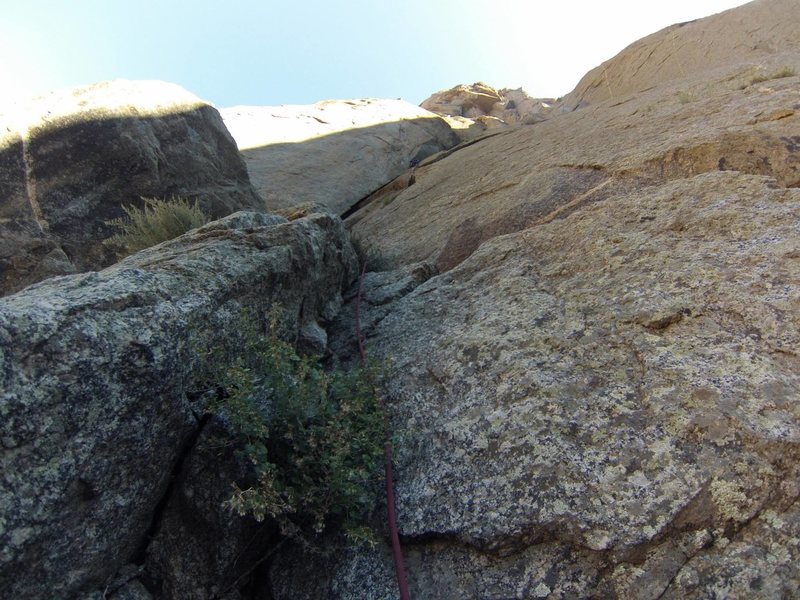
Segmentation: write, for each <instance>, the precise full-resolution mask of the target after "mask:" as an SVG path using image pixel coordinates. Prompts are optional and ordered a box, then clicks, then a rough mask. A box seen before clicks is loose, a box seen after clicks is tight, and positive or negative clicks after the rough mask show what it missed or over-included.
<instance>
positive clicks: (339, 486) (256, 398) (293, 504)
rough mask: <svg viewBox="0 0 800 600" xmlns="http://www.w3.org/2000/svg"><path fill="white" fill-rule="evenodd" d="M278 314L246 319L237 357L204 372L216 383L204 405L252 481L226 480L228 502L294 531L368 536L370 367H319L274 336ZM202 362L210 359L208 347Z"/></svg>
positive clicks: (377, 453) (372, 482)
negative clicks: (257, 323)
mask: <svg viewBox="0 0 800 600" xmlns="http://www.w3.org/2000/svg"><path fill="white" fill-rule="evenodd" d="M248 322H249V323H253V320H252V319H249V320H248ZM277 323H278V318H277V312H273V313H272V315H271V317H270V325H269V330H268V331H267V332H266V334H264V335H259V334H258V333H257V332H255V330H254V328H253V326H252V325H246V326H245V331H246V334H245V341H244V351H243V352H242V358H241V359H240V360H238V361H237V362H236V363H235V364H232V365H227V366H225V367H223V368H221V369H218V370H217V372H216V373H214V374H213V375H212V377H211V379H212V380H214V381H213V387H215V388H216V389H217V390H218V392H220V393H219V400H218V401H217V402H215V403H214V404H213V410H214V411H215V412H218V413H219V414H220V415H222V416H223V417H224V418H225V419H226V421H227V422H228V423H229V425H230V428H231V430H232V432H233V433H234V436H235V438H236V439H237V446H238V447H240V448H241V450H239V452H240V453H241V455H242V457H243V458H244V459H246V460H247V461H248V462H249V463H251V464H252V465H253V467H254V469H255V473H256V482H255V484H254V485H251V486H250V487H244V488H242V487H239V486H237V485H234V489H233V495H232V497H231V498H230V500H229V505H230V507H231V508H232V509H233V510H234V511H235V512H237V513H238V514H240V515H251V516H253V517H254V518H255V519H256V520H258V521H261V520H263V519H264V518H266V517H272V518H274V519H276V521H277V522H278V524H279V525H280V527H281V530H282V532H283V533H284V534H285V535H288V536H291V537H295V538H299V539H300V540H305V541H308V540H310V539H312V538H313V537H314V536H315V535H317V534H321V533H323V532H326V531H330V530H331V528H337V527H342V528H343V530H344V532H345V534H346V535H347V536H348V537H349V538H351V539H353V540H362V541H364V540H366V541H372V531H371V529H369V527H367V526H366V523H367V519H368V517H369V515H370V513H371V512H372V510H373V508H374V506H375V503H376V501H377V494H378V490H379V489H380V487H379V486H378V485H376V483H377V479H378V477H379V475H380V465H381V464H382V460H383V431H384V412H383V409H382V406H381V404H380V401H379V399H378V398H377V396H376V393H375V391H374V388H373V383H372V382H373V381H374V377H375V375H376V373H375V372H374V370H367V369H358V370H355V371H352V372H343V371H335V372H332V373H326V372H325V371H323V369H322V368H321V366H320V365H319V363H318V361H317V360H315V359H314V358H311V357H300V356H298V355H297V353H296V352H295V351H294V348H293V347H292V346H291V345H290V344H288V343H287V342H285V341H283V340H282V339H280V338H279V337H278V335H277ZM203 362H204V364H206V365H213V364H218V362H219V361H218V360H217V358H215V357H214V356H213V352H212V353H206V360H204V361H203Z"/></svg>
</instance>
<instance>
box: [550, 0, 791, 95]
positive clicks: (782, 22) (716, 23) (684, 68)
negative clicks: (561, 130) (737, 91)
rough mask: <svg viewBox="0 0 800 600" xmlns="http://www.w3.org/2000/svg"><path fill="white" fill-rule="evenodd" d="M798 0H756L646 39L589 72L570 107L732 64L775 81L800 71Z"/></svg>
mask: <svg viewBox="0 0 800 600" xmlns="http://www.w3.org/2000/svg"><path fill="white" fill-rule="evenodd" d="M799 21H800V5H798V3H797V2H795V1H794V0H755V1H753V2H749V3H747V4H746V5H744V6H740V7H738V8H734V9H731V10H727V11H725V12H722V13H719V14H718V15H714V16H712V17H707V18H705V19H698V20H696V21H690V22H688V23H678V24H676V25H672V26H670V27H667V28H665V29H662V30H661V31H658V32H656V33H653V34H652V35H649V36H647V37H644V38H642V39H640V40H638V41H636V42H634V43H633V44H631V45H630V46H628V47H627V48H625V49H624V50H623V51H622V52H620V53H619V54H618V55H617V56H615V57H614V58H612V59H611V60H608V61H606V62H604V63H603V64H601V65H600V66H598V67H596V68H595V69H592V70H591V71H589V72H588V73H587V74H586V75H584V77H583V78H582V79H581V80H580V82H579V83H578V85H577V86H576V87H575V89H574V90H573V91H572V92H571V93H569V94H568V95H567V96H565V98H564V104H565V106H572V107H575V106H580V105H585V104H596V103H598V102H602V101H604V100H615V99H623V98H625V97H628V96H630V95H632V94H636V93H640V92H643V91H645V90H647V89H649V88H652V87H654V86H662V85H664V84H665V83H667V82H670V81H677V80H683V79H689V78H692V77H695V76H697V75H703V74H707V73H708V72H709V71H712V70H714V69H717V68H722V69H726V68H727V67H728V66H729V65H731V64H732V63H741V64H746V65H747V68H748V71H749V77H750V78H755V77H769V75H770V74H771V73H774V72H776V71H779V70H780V69H781V68H783V67H785V66H787V62H786V61H788V65H790V66H791V65H793V66H794V67H795V69H796V70H798V71H800V65H798V64H797V57H796V53H797V51H798V50H799V49H800V40H799V39H798V37H797V23H798V22H799Z"/></svg>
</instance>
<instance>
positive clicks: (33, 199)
mask: <svg viewBox="0 0 800 600" xmlns="http://www.w3.org/2000/svg"><path fill="white" fill-rule="evenodd" d="M18 131H19V137H20V140H21V141H22V167H23V169H24V171H25V192H26V194H27V197H28V204H29V205H30V207H31V213H32V214H33V218H34V219H35V220H36V224H37V225H38V226H39V230H40V231H41V232H42V233H47V232H48V230H49V229H50V225H49V223H48V222H47V220H46V219H45V218H44V213H43V212H42V207H41V206H40V205H39V199H38V197H37V195H36V176H35V175H34V171H33V157H32V156H31V148H30V126H29V125H28V122H27V119H22V118H20V123H19V125H18Z"/></svg>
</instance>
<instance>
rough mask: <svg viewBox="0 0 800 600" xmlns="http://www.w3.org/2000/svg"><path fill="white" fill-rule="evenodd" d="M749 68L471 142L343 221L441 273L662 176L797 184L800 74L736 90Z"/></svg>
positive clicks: (375, 241) (398, 255)
mask: <svg viewBox="0 0 800 600" xmlns="http://www.w3.org/2000/svg"><path fill="white" fill-rule="evenodd" d="M748 6H749V5H748ZM798 22H800V20H799V21H798ZM798 39H800V30H798ZM797 56H800V54H796V55H795V57H797ZM797 60H798V61H800V59H797ZM799 72H800V70H799ZM747 73H749V66H747V65H733V66H731V67H730V69H728V70H726V71H725V72H724V73H722V74H720V73H719V72H717V71H714V73H713V76H712V75H709V77H707V78H705V79H703V78H702V77H699V76H698V78H696V79H692V80H684V81H680V82H672V83H670V84H669V85H665V86H663V87H660V88H655V89H652V90H649V91H647V92H642V93H640V94H637V95H635V96H631V97H628V98H627V99H625V100H624V101H622V100H619V101H617V102H606V103H602V104H598V105H596V106H592V107H589V108H587V109H584V110H577V111H574V112H571V113H562V114H558V115H554V116H551V117H550V118H549V119H548V120H546V121H544V122H542V123H538V124H537V125H535V126H532V127H523V128H517V129H512V130H509V131H500V132H498V133H497V135H494V136H492V137H487V138H484V139H478V140H477V141H476V142H475V143H473V144H472V145H470V146H465V147H463V148H461V149H459V150H458V152H456V153H452V154H450V155H448V156H446V157H444V158H442V159H441V160H438V161H436V162H428V163H426V164H422V165H420V167H419V168H418V169H417V170H416V172H415V180H416V182H415V185H414V186H412V187H410V188H408V189H406V190H402V191H400V192H399V193H398V194H396V195H395V196H394V197H393V198H392V201H391V202H390V203H383V202H373V203H372V204H367V205H364V206H363V207H362V208H360V209H359V210H358V211H357V212H355V213H354V214H352V215H351V216H349V217H348V222H349V223H351V224H352V229H353V231H354V233H355V235H357V236H358V237H361V238H365V239H368V240H370V241H371V242H372V243H373V244H374V245H375V246H376V247H377V248H378V249H379V250H381V251H386V252H387V253H391V254H392V255H393V256H395V257H396V258H397V259H398V260H399V261H400V262H401V263H416V262H419V261H430V262H435V263H436V264H437V265H438V267H439V269H442V270H445V269H448V268H450V267H452V266H453V265H455V264H458V262H459V261H460V260H463V259H464V258H465V257H467V256H469V255H470V253H472V252H473V251H474V250H475V249H476V248H478V246H479V245H480V244H481V243H482V242H484V241H486V240H488V239H491V238H492V237H494V236H497V235H503V234H506V233H512V232H514V231H519V230H521V229H524V228H526V227H531V226H535V225H536V224H538V223H541V222H544V221H547V220H550V219H558V218H563V217H564V216H566V215H567V214H569V213H570V212H571V211H573V210H575V209H577V208H579V207H580V206H583V205H586V204H589V203H592V202H595V201H598V200H601V199H603V198H607V197H608V196H609V195H610V194H612V193H616V192H621V191H625V190H631V189H637V188H641V187H643V186H647V185H651V184H653V183H656V182H662V181H665V180H668V179H676V178H684V177H690V176H692V175H695V174H699V173H704V172H711V171H719V170H725V171H738V172H742V173H752V174H759V175H767V176H772V177H775V178H776V180H777V183H778V185H781V186H787V187H793V186H797V185H800V144H798V140H800V119H798V118H797V116H798V115H799V114H800V111H798V109H797V108H795V106H797V105H798V97H797V81H798V79H797V77H796V76H794V77H784V78H780V79H776V80H773V81H770V82H768V84H767V83H765V84H764V85H761V86H759V85H754V86H749V87H745V88H744V89H740V86H741V84H742V83H741V82H743V81H744V80H745V79H746V77H748V75H747ZM685 94H689V95H690V96H689V99H688V100H687V96H686V95H685ZM565 132H566V133H565ZM409 231H413V232H414V235H409V234H408V232H409Z"/></svg>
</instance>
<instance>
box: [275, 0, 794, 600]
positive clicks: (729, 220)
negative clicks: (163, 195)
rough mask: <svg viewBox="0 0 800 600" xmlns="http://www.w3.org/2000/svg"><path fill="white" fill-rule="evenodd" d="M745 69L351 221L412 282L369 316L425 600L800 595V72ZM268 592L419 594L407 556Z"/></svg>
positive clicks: (563, 126) (391, 288)
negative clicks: (384, 370)
mask: <svg viewBox="0 0 800 600" xmlns="http://www.w3.org/2000/svg"><path fill="white" fill-rule="evenodd" d="M782 7H786V3H785V2H782V1H781V0H775V1H773V2H756V3H752V4H751V5H748V6H746V7H744V9H743V10H744V12H743V13H742V15H741V18H739V17H738V16H737V15H736V11H733V13H725V14H723V15H722V16H718V17H713V18H709V19H708V20H705V21H706V22H704V21H700V22H698V23H697V24H696V27H704V28H705V29H704V30H705V31H717V29H716V27H717V25H716V24H715V21H714V19H724V22H725V23H726V24H727V25H726V27H727V28H726V29H725V35H731V36H734V37H736V36H737V35H739V34H740V30H744V29H745V28H746V27H747V26H749V25H750V24H752V23H750V22H748V21H747V18H749V17H748V15H751V12H748V11H752V10H755V9H763V10H766V9H768V8H770V9H775V10H774V11H773V12H772V13H770V14H774V15H780V12H779V11H780V9H781V8H782ZM786 8H787V10H789V9H790V8H791V9H792V10H794V7H786ZM745 9H746V10H745ZM786 14H790V15H791V14H793V13H792V12H789V13H786ZM781 18H782V17H779V16H776V17H775V21H776V22H774V23H773V24H774V25H775V31H776V32H778V36H777V38H776V39H778V40H779V41H780V40H782V39H784V37H781V36H783V35H784V33H785V32H786V31H787V27H788V28H793V29H792V31H795V34H793V35H795V37H794V39H795V40H796V39H800V30H798V23H800V19H795V20H792V22H791V23H788V24H785V23H781V24H780V26H778V24H777V20H778V19H781ZM737 23H738V24H739V25H738V27H739V28H740V30H737V29H736V28H735V27H734V25H736V24H737ZM761 24H762V25H763V23H761ZM693 25H695V24H693ZM681 29H682V30H685V31H689V32H691V31H693V30H692V29H689V25H686V26H685V27H683V28H681ZM768 29H769V27H767V28H766V29H764V30H763V31H765V32H766V31H767V30H768ZM759 31H761V29H759ZM759 35H760V34H759ZM787 35H788V34H787ZM763 37H764V40H767V39H768V37H769V36H768V34H767V33H764V36H763ZM740 39H741V38H740ZM765 43H766V41H765ZM789 48H791V46H789ZM621 56H622V59H625V56H624V53H623V55H621ZM748 56H749V55H748ZM748 56H745V57H744V60H745V62H737V61H738V60H739V59H741V58H742V57H737V56H736V55H735V54H732V55H731V56H730V61H729V62H727V63H725V64H723V65H720V64H719V63H717V62H715V60H714V57H713V53H712V55H711V57H710V58H709V62H708V64H706V65H705V68H706V70H705V71H704V70H703V64H702V61H701V60H698V61H696V62H694V63H693V64H692V68H693V69H694V70H695V72H694V74H690V75H689V76H688V77H685V78H681V79H675V80H670V81H667V82H665V83H663V84H662V85H658V86H657V87H654V88H653V89H649V90H645V91H636V92H635V93H629V94H627V95H623V96H615V97H614V98H613V100H608V101H604V100H598V101H596V103H595V104H591V105H589V106H588V107H586V108H582V109H580V110H575V111H574V112H571V113H564V114H558V115H553V116H551V118H550V119H549V120H547V121H545V122H543V123H539V124H536V125H535V126H534V127H528V128H520V129H516V130H511V131H508V132H500V133H498V134H496V135H494V136H492V137H491V138H486V139H482V140H479V141H476V142H475V143H473V144H471V145H467V146H464V147H462V148H461V149H459V150H458V151H456V152H453V153H452V154H450V155H449V156H445V157H443V158H441V160H438V161H435V162H434V161H430V162H428V163H427V164H422V165H420V167H419V168H418V169H417V170H416V173H415V177H416V183H415V185H414V186H412V187H409V188H407V189H403V190H401V191H399V192H398V193H397V194H395V195H392V196H391V198H390V201H376V202H372V203H370V204H367V205H365V206H364V207H363V208H362V209H360V210H359V211H357V212H356V213H354V214H353V215H352V217H350V220H349V222H350V224H351V225H352V227H353V230H354V231H355V233H356V234H357V235H358V236H359V237H361V238H363V239H366V240H367V241H368V242H370V243H372V244H374V246H376V247H377V248H378V249H381V250H384V251H385V252H387V253H389V254H391V255H392V256H393V258H394V259H395V260H398V261H399V262H400V264H401V265H403V270H402V271H398V272H397V273H396V274H395V275H381V276H380V277H381V278H383V279H382V280H379V279H378V276H375V278H373V279H372V281H371V282H370V284H368V285H366V286H365V291H366V297H365V300H364V309H363V312H364V316H363V319H364V325H365V333H366V335H367V340H366V345H367V348H368V351H369V352H370V354H371V355H372V356H373V357H374V358H376V359H377V360H382V359H391V365H392V367H391V371H390V375H389V377H388V380H387V382H386V399H387V402H388V405H389V406H390V410H391V415H392V416H391V422H392V427H393V430H394V432H395V435H396V439H397V448H396V457H397V464H396V485H397V496H398V498H397V499H398V521H399V523H400V532H401V536H402V538H403V540H404V544H405V548H406V554H407V565H408V577H409V580H410V585H411V588H412V595H413V596H414V597H421V598H430V599H441V600H445V599H446V600H450V599H453V600H455V599H457V598H458V599H460V598H493V599H497V600H499V599H507V598H520V599H522V598H524V599H528V598H575V597H578V598H585V597H598V598H637V599H645V598H647V599H656V598H674V599H678V598H698V599H699V598H789V597H796V596H798V595H800V567H798V565H800V550H799V548H800V546H798V543H797V539H798V532H800V513H799V512H798V498H800V450H799V449H800V445H799V442H800V425H799V424H800V420H798V416H800V413H798V399H800V358H799V357H798V353H797V348H798V344H799V343H800V262H798V257H800V236H798V223H800V177H798V174H800V160H799V159H798V156H799V155H798V144H797V140H800V113H799V112H798V111H800V104H798V95H797V82H798V78H797V77H796V76H791V75H788V76H784V77H780V78H772V79H768V80H766V81H756V82H753V80H752V79H753V71H752V68H751V65H750V64H749V63H748V62H746V61H747V60H749V58H748ZM797 56H798V54H797V53H796V52H795V53H792V52H791V51H790V50H787V52H785V53H782V54H775V55H773V56H772V57H771V58H770V59H769V60H770V61H772V62H769V63H768V64H769V65H770V69H774V68H777V67H778V66H780V65H781V64H786V63H788V64H796V61H797ZM648 64H649V63H644V65H643V66H642V69H643V70H644V69H645V68H646V67H647V66H648ZM654 68H655V67H654ZM770 72H773V71H770ZM629 76H630V77H631V78H634V74H629ZM387 198H388V196H384V198H383V199H384V200H385V199H387ZM378 200H380V199H378ZM409 232H413V235H411V234H410V233H409ZM419 261H425V263H423V264H426V265H428V267H426V271H425V272H426V273H428V274H429V275H430V276H429V277H426V276H422V275H421V274H422V272H423V271H419V273H420V277H418V278H416V279H415V278H413V277H411V275H410V274H412V273H414V272H415V270H417V269H420V268H421V267H422V265H421V264H419ZM431 265H435V268H434V267H432V266H431ZM437 269H438V271H439V272H440V274H438V275H436V274H435V273H436V270H437ZM392 277H394V279H392ZM412 280H413V283H412ZM350 312H351V308H348V307H347V306H346V307H345V308H344V309H343V311H342V312H341V313H340V317H339V318H338V320H337V322H335V323H334V325H333V326H332V328H331V334H332V335H331V338H332V339H331V348H333V349H334V351H335V352H337V353H338V354H339V356H340V358H339V359H340V360H341V361H342V362H347V361H349V360H353V352H354V350H353V348H354V340H353V337H352V334H350V333H349V332H350V331H351V330H352V326H351V324H350V323H349V320H350V319H352V317H350V316H349V314H350ZM321 573H324V574H326V576H324V577H322V576H320V574H321ZM270 575H271V585H272V591H273V595H274V597H275V598H277V599H283V598H292V597H297V596H301V597H307V598H339V599H356V598H359V599H361V598H374V599H390V598H396V597H397V592H396V589H395V584H394V575H393V572H392V563H391V557H390V554H389V552H388V548H387V547H383V546H381V547H379V548H378V549H376V550H374V551H367V550H364V549H357V548H351V549H349V550H348V551H345V552H340V553H338V554H335V555H333V556H330V557H328V558H326V559H312V558H310V557H309V556H307V555H304V554H303V553H302V551H301V550H299V549H292V550H289V551H287V552H285V553H283V554H282V555H281V556H280V557H279V558H277V559H276V561H275V562H274V564H273V565H272V568H271V572H270Z"/></svg>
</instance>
